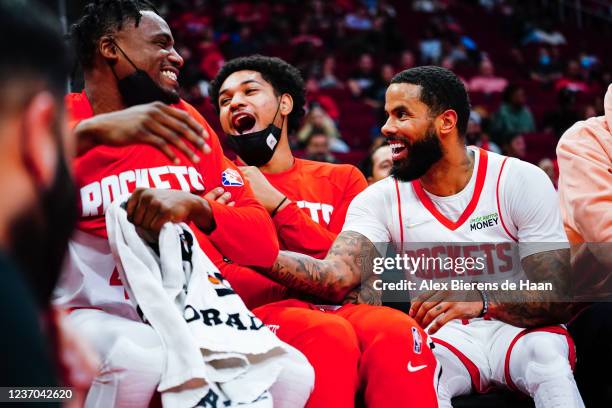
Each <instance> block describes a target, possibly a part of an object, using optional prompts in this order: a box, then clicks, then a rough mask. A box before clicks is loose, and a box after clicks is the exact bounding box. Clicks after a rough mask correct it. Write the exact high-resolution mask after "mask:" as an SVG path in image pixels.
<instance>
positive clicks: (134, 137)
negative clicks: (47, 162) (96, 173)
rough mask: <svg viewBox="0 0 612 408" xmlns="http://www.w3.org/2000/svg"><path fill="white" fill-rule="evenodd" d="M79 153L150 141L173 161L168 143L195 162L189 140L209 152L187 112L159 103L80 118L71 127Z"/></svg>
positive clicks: (203, 132)
mask: <svg viewBox="0 0 612 408" xmlns="http://www.w3.org/2000/svg"><path fill="white" fill-rule="evenodd" d="M74 131H75V133H76V136H77V143H78V154H79V155H81V154H84V153H85V152H86V151H88V150H89V149H91V148H93V147H95V146H97V145H109V146H125V145H129V144H133V143H146V144H150V145H152V146H154V147H156V148H158V149H159V150H161V151H162V152H163V153H164V154H165V155H166V156H168V157H169V158H170V159H171V160H172V161H173V162H175V163H177V164H178V163H179V159H178V158H177V156H176V154H175V153H174V151H173V150H172V149H171V148H170V145H174V146H175V147H176V148H178V149H179V150H180V151H181V152H183V153H184V154H185V155H186V156H187V157H189V158H190V159H191V160H192V161H193V162H194V163H197V162H199V161H200V159H199V157H198V156H197V155H196V154H195V153H194V151H193V150H192V148H190V146H189V145H188V144H187V143H185V140H187V141H189V142H190V143H191V144H193V145H194V146H196V147H198V148H201V149H202V151H203V152H204V153H209V152H210V146H208V144H207V143H206V139H208V137H209V135H208V133H207V132H206V130H205V129H204V128H203V127H202V125H200V124H199V123H198V122H197V121H196V120H195V119H194V118H192V117H191V116H190V115H189V114H188V113H187V112H185V111H183V110H180V109H176V108H172V107H170V106H168V105H166V104H164V103H161V102H152V103H149V104H146V105H136V106H132V107H131V108H127V109H123V110H120V111H115V112H109V113H103V114H100V115H96V116H94V117H92V118H90V119H86V120H83V121H81V122H79V124H78V125H77V126H76V127H75V128H74Z"/></svg>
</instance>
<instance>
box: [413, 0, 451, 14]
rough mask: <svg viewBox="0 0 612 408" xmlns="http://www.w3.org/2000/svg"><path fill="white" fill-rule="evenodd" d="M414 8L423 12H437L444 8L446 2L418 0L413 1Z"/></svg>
mask: <svg viewBox="0 0 612 408" xmlns="http://www.w3.org/2000/svg"><path fill="white" fill-rule="evenodd" d="M412 9H413V10H414V11H420V12H422V13H436V12H437V11H439V10H442V9H444V3H443V2H441V1H438V0H416V1H413V2H412Z"/></svg>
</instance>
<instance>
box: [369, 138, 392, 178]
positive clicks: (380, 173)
mask: <svg viewBox="0 0 612 408" xmlns="http://www.w3.org/2000/svg"><path fill="white" fill-rule="evenodd" d="M392 167H393V159H392V152H391V146H389V145H388V144H387V142H384V141H383V143H381V144H378V145H374V144H373V145H372V148H371V150H370V154H369V155H368V157H366V158H365V160H364V161H363V163H362V165H361V171H362V172H363V174H364V176H365V177H366V179H367V180H368V184H374V183H376V182H377V181H380V180H382V179H384V178H386V177H388V176H389V174H391V168H392Z"/></svg>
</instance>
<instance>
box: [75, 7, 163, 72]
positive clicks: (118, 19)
mask: <svg viewBox="0 0 612 408" xmlns="http://www.w3.org/2000/svg"><path fill="white" fill-rule="evenodd" d="M142 11H152V12H154V13H156V14H159V12H158V11H157V9H156V8H155V6H154V5H153V4H152V3H151V2H149V1H148V0H94V1H92V2H91V3H89V4H87V5H86V6H85V10H84V13H83V15H82V16H81V18H80V19H79V21H77V22H76V23H75V24H73V25H72V27H71V29H70V36H71V38H72V41H73V42H74V46H75V49H76V56H77V58H78V60H79V62H80V63H81V66H82V67H83V69H90V68H92V66H93V63H94V57H95V55H96V48H97V47H98V41H99V40H100V38H102V37H103V36H104V35H108V34H111V33H114V32H117V31H121V29H122V28H123V24H125V23H127V22H131V21H133V22H134V25H135V26H136V27H138V25H139V24H140V19H141V17H142V14H141V12H142Z"/></svg>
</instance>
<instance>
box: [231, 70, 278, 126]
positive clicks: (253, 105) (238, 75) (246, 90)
mask: <svg viewBox="0 0 612 408" xmlns="http://www.w3.org/2000/svg"><path fill="white" fill-rule="evenodd" d="M279 104H280V97H279V96H277V95H276V94H275V92H274V88H273V87H272V85H270V84H269V83H268V82H267V81H266V80H264V79H263V78H262V77H261V74H260V73H259V72H256V71H249V70H245V71H236V72H234V73H232V74H231V75H230V76H228V77H227V78H226V79H225V81H223V84H221V88H220V91H219V119H220V121H221V126H222V127H223V131H224V132H225V133H226V134H229V135H240V134H243V133H251V132H257V131H260V130H262V129H265V128H266V127H268V126H269V125H270V123H272V122H273V121H274V122H275V123H274V124H275V125H276V126H278V127H281V122H282V121H283V118H282V113H281V112H279ZM277 112H278V114H277ZM275 116H276V118H275Z"/></svg>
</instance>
